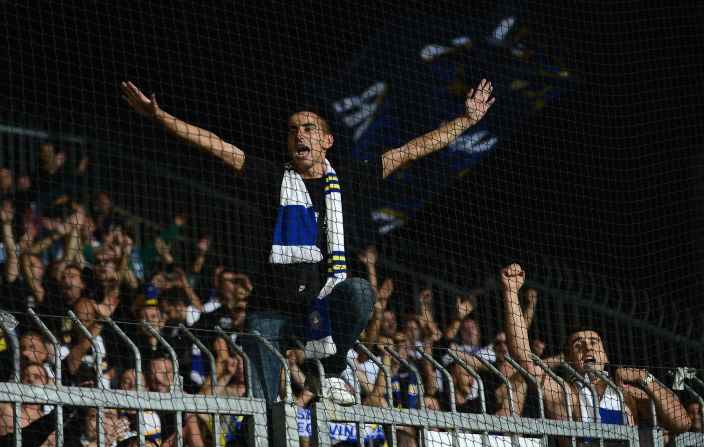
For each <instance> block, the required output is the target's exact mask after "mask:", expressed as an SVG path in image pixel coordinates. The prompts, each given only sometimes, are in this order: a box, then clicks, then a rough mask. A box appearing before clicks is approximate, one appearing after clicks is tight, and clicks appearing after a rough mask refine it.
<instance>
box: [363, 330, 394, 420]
mask: <svg viewBox="0 0 704 447" xmlns="http://www.w3.org/2000/svg"><path fill="white" fill-rule="evenodd" d="M387 342H391V340H385V341H384V344H388V343H387ZM380 351H381V363H382V365H384V366H385V367H386V370H387V371H390V370H391V355H389V353H388V352H386V349H383V348H382V349H380ZM389 379H390V377H389ZM386 380H387V377H386V374H384V370H383V369H381V368H380V369H379V372H378V373H377V375H376V381H375V382H374V386H373V387H372V390H371V392H370V393H369V395H368V396H367V398H366V399H365V402H364V403H365V404H366V405H369V406H372V407H381V408H388V407H389V401H388V400H387V399H386Z"/></svg>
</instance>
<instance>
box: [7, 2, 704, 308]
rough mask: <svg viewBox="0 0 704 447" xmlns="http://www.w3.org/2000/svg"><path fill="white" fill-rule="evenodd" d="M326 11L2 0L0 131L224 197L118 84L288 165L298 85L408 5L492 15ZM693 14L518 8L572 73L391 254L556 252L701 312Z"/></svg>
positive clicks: (626, 8) (488, 263) (208, 168)
mask: <svg viewBox="0 0 704 447" xmlns="http://www.w3.org/2000/svg"><path fill="white" fill-rule="evenodd" d="M116 3H117V2H116ZM320 3H321V4H319V2H312V1H297V2H288V1H258V2H251V3H242V2H214V3H212V4H211V3H208V4H207V5H200V4H197V3H196V2H194V3H190V2H171V3H170V4H169V5H158V4H156V3H152V2H119V4H108V3H107V2H92V1H82V2H81V1H77V2H58V1H45V2H41V3H36V4H35V3H34V2H27V4H25V2H11V1H3V2H0V8H2V14H3V19H2V22H3V24H4V25H3V28H4V32H3V38H2V42H3V45H4V46H5V47H6V50H7V51H4V52H3V53H4V56H3V57H4V58H6V60H3V61H0V64H1V67H0V70H1V72H2V73H3V78H4V79H5V80H3V82H2V84H3V88H2V92H3V93H2V95H0V108H1V110H2V118H3V121H5V122H6V123H9V124H17V125H22V124H23V123H22V122H19V121H22V120H27V117H30V118H31V117H35V118H41V119H40V121H41V122H42V124H41V127H42V128H44V129H47V130H51V131H55V132H64V133H73V134H76V135H86V136H88V137H90V138H94V139H96V140H98V141H108V142H111V144H116V145H120V146H125V147H131V148H132V149H129V150H125V152H124V154H122V157H123V158H122V159H121V163H123V164H122V165H121V166H122V169H125V170H129V160H130V157H139V158H141V159H143V160H146V161H148V162H156V163H162V164H166V165H167V166H169V167H170V168H172V169H174V170H175V171H178V172H180V173H182V174H184V175H188V176H191V177H194V178H202V179H203V181H204V182H206V183H207V184H216V185H223V186H222V188H223V190H224V191H227V190H228V189H227V188H228V186H229V185H228V180H227V178H228V177H227V176H226V172H225V169H224V168H223V167H222V166H220V165H219V163H217V162H215V161H213V160H212V159H210V158H208V157H202V156H199V155H198V154H194V151H192V150H190V149H188V148H186V147H184V146H183V145H180V144H178V143H175V142H174V141H173V139H169V138H165V136H164V135H163V132H162V131H161V130H159V129H155V128H154V127H153V126H150V125H145V123H144V122H142V121H140V120H139V119H138V117H136V116H135V115H134V114H133V113H131V112H129V111H128V110H127V108H126V107H125V106H124V104H122V103H121V102H120V99H119V89H118V83H119V82H120V81H122V80H123V79H130V80H132V81H134V82H135V83H136V84H137V85H139V86H140V87H142V88H143V89H144V90H145V91H154V92H157V94H158V98H159V100H160V105H162V106H163V107H164V108H166V109H167V110H169V111H171V112H172V113H174V114H175V115H177V116H179V117H180V118H183V119H185V120H187V121H190V122H194V123H197V124H198V125H200V126H202V127H205V128H207V129H211V130H213V131H214V132H216V133H217V134H219V135H221V136H222V137H224V138H225V139H227V140H229V141H233V142H235V143H236V144H238V146H240V147H242V148H244V149H245V150H246V151H248V152H250V153H257V154H262V155H263V156H266V157H269V158H273V159H277V160H279V159H281V160H282V159H283V155H284V145H283V142H284V141H285V139H284V132H283V130H284V124H283V123H284V122H285V120H286V118H287V115H288V111H289V110H291V108H292V107H293V106H294V105H295V104H296V103H298V102H300V101H301V100H302V91H303V87H304V85H305V83H306V82H307V81H310V80H311V79H315V78H316V77H318V76H321V75H323V74H325V72H326V70H328V69H334V70H338V69H341V68H343V67H344V66H346V65H347V64H348V63H349V62H350V61H352V60H353V59H354V57H355V55H356V54H358V52H359V51H361V50H362V49H363V48H365V47H366V46H368V45H370V44H371V45H373V37H374V35H375V32H376V30H379V29H380V28H382V27H384V24H385V23H387V22H388V21H389V20H392V19H393V18H395V17H397V16H398V15H399V14H401V13H403V12H407V10H409V9H411V10H416V11H417V12H420V13H422V14H427V15H440V16H452V15H453V14H455V13H456V12H457V11H458V9H461V10H462V13H467V14H476V15H478V16H481V15H482V14H485V13H486V11H488V10H489V9H490V8H491V7H492V6H493V4H492V2H490V1H484V2H467V3H458V2H450V1H433V2H403V7H401V6H398V5H397V4H396V2H389V3H387V4H377V3H381V2H375V4H373V5H372V4H367V3H364V2H356V1H347V0H343V1H337V2H330V4H322V3H325V2H320ZM398 3H399V4H400V3H401V2H398ZM406 3H408V4H406ZM422 3H427V4H422ZM697 3H698V2H677V1H674V2H672V1H671V2H667V3H660V5H659V6H657V5H655V6H653V5H650V4H648V3H647V2H612V1H589V2H583V1H572V0H570V1H559V2H558V1H553V2H532V1H524V2H520V1H519V2H516V5H517V7H518V8H519V10H520V13H521V15H522V17H523V18H524V19H525V20H527V21H528V22H529V23H535V24H541V23H546V24H549V27H548V28H549V29H552V30H555V32H557V33H559V34H560V39H561V41H562V42H566V44H567V46H568V48H569V52H570V53H569V54H570V57H571V58H573V60H572V61H570V62H574V65H576V66H578V67H579V68H580V77H581V79H582V82H580V84H579V85H578V86H577V87H576V88H575V90H573V91H571V92H569V94H567V95H565V96H564V97H562V98H560V99H559V100H558V102H557V103H556V104H555V105H554V106H553V107H550V108H548V109H546V110H545V112H544V113H541V114H540V115H539V116H538V117H537V118H536V119H535V120H532V121H531V122H529V123H517V124H516V129H513V130H514V135H515V136H514V138H513V139H510V140H509V141H507V142H506V144H505V146H504V147H502V149H501V150H500V151H498V152H497V153H495V154H492V155H491V156H489V157H485V158H484V159H483V160H482V162H481V163H480V165H479V166H478V167H477V168H476V170H475V171H474V172H473V173H471V174H470V175H468V176H466V177H465V179H464V180H463V181H462V182H457V183H456V184H454V185H453V186H452V188H451V189H450V190H449V191H448V193H447V195H446V196H445V198H443V199H442V200H440V201H438V202H437V203H435V204H434V205H433V206H431V207H430V208H428V209H426V211H425V212H424V213H423V214H422V215H421V216H420V218H418V219H417V220H415V221H414V222H412V223H411V224H410V225H409V226H408V227H406V228H404V229H403V230H401V231H400V232H397V234H396V235H394V236H393V237H391V238H387V239H386V240H382V241H381V244H382V247H383V245H384V244H394V243H395V241H397V240H399V239H402V240H414V241H418V244H417V245H416V247H418V248H417V250H416V251H415V252H414V253H410V254H407V255H408V257H406V258H405V259H404V260H403V261H405V262H408V263H410V264H412V265H416V266H427V265H430V266H432V267H431V268H430V271H431V272H436V273H437V274H438V275H442V271H443V269H444V266H445V265H446V263H448V262H451V263H454V264H460V265H461V264H463V263H470V262H475V263H477V262H478V265H479V266H480V267H478V268H479V269H480V270H483V271H481V272H480V273H481V274H480V275H477V276H478V277H481V276H482V275H483V274H486V273H490V272H493V271H495V270H496V268H497V267H498V266H500V265H501V264H503V263H504V262H507V261H509V260H519V261H523V262H526V263H528V265H527V268H528V269H529V271H530V264H531V262H533V260H534V259H537V258H539V257H550V258H555V259H560V260H564V261H565V262H567V263H569V264H570V265H579V266H580V268H584V269H586V270H589V271H594V272H597V273H600V274H603V275H606V276H607V277H608V278H612V279H614V280H617V281H620V282H623V283H625V284H629V285H632V286H633V287H635V288H636V289H637V290H638V291H641V292H642V293H643V297H644V298H645V297H650V299H657V300H659V301H661V302H666V303H672V304H673V305H672V307H670V308H668V309H665V310H664V312H666V313H667V315H668V318H674V315H675V314H680V315H682V313H683V309H688V312H687V315H689V316H690V317H692V316H693V317H694V318H695V319H696V318H699V316H701V315H702V309H703V307H702V304H701V291H702V287H703V286H704V281H703V280H702V276H704V275H702V271H704V262H703V259H704V256H703V255H704V251H703V250H702V249H703V248H704V246H703V245H702V240H704V239H703V238H702V236H703V234H702V229H701V228H702V222H703V219H702V218H703V217H704V215H703V211H704V207H702V203H703V202H702V199H703V198H704V197H702V196H703V194H702V191H703V190H702V168H703V166H702V161H703V160H702V155H701V154H702V149H703V148H702V143H703V142H704V127H703V126H702V114H701V106H702V104H704V101H703V99H704V98H703V95H702V88H703V86H704V82H703V81H704V76H703V75H702V71H701V67H702V62H701V61H702V58H703V57H704V51H702V43H701V42H702V29H704V26H703V25H704V20H703V19H704V12H703V11H702V6H700V5H699V6H697ZM499 101H500V98H499ZM19 116H23V117H24V118H22V119H20V118H18V117H19ZM29 121H31V119H30V120H29ZM98 157H100V155H98ZM458 200H460V201H461V203H462V206H457V203H458Z"/></svg>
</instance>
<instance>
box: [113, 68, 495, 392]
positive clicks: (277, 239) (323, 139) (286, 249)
mask: <svg viewBox="0 0 704 447" xmlns="http://www.w3.org/2000/svg"><path fill="white" fill-rule="evenodd" d="M121 87H122V91H123V93H124V95H123V99H124V100H125V101H126V102H127V104H128V105H129V106H130V107H131V108H132V109H133V110H135V111H136V112H137V113H139V114H140V115H142V116H143V117H145V118H148V119H151V120H153V121H156V122H157V123H158V124H160V125H161V126H163V127H164V128H165V129H166V130H167V131H168V132H169V133H171V134H173V135H175V136H176V137H178V138H179V139H181V140H183V141H185V142H187V143H189V144H192V145H194V146H196V147H197V148H199V149H200V150H202V151H204V152H206V153H208V154H211V155H213V156H216V157H218V158H220V159H221V160H222V161H224V162H225V163H226V164H228V165H229V166H230V167H231V168H232V169H233V170H234V171H235V172H236V173H237V174H238V175H240V176H242V177H244V178H245V179H247V182H246V188H247V191H246V197H247V199H248V200H249V201H251V202H252V203H253V204H255V205H256V207H257V208H258V209H259V210H260V212H261V214H262V217H263V219H262V220H261V225H260V227H261V229H262V236H261V237H262V239H263V240H260V241H255V242H254V243H255V244H256V245H257V246H258V247H260V248H261V250H260V254H261V256H259V259H256V260H255V262H257V263H258V265H259V269H258V271H257V273H256V275H255V276H254V277H253V282H254V285H255V288H254V291H253V293H252V296H251V298H250V300H249V304H248V306H249V311H248V317H247V330H248V331H250V332H252V331H258V332H260V333H261V334H262V335H263V336H264V337H266V338H267V339H268V340H269V341H271V342H272V343H273V344H274V346H275V347H276V348H277V349H278V350H279V351H280V352H284V350H285V348H286V344H285V339H287V338H289V337H290V336H291V335H297V336H298V337H301V338H302V335H303V332H304V331H303V328H304V327H306V331H305V332H306V336H305V338H306V340H307V341H308V343H307V345H306V354H307V356H308V357H318V358H322V362H323V365H324V367H325V371H326V378H325V383H326V385H327V387H326V388H327V390H328V391H329V395H326V396H322V397H325V398H330V399H331V400H333V401H336V402H338V403H345V404H350V403H353V398H352V396H351V394H350V393H349V392H348V391H347V390H346V386H345V384H344V381H343V380H342V379H340V377H339V375H340V374H341V373H342V372H343V371H344V369H345V368H346V360H345V355H346V353H347V351H348V350H349V348H350V347H351V346H352V343H353V342H354V341H355V340H356V339H357V337H358V335H359V334H360V332H361V331H362V329H363V328H364V326H365V324H366V323H367V320H368V319H369V315H370V313H371V310H372V305H373V304H374V301H375V297H374V291H373V290H372V288H371V287H370V285H369V283H368V282H367V281H365V280H363V279H360V278H352V279H347V278H346V276H347V270H346V256H345V238H344V224H343V210H342V201H341V199H342V197H343V195H344V197H345V203H348V204H352V203H354V201H355V200H356V199H357V200H358V199H360V198H368V197H370V196H371V195H372V194H374V191H375V190H374V189H373V188H374V186H375V185H377V184H378V183H379V182H380V181H381V180H382V179H384V178H386V177H388V176H389V175H391V174H392V173H393V172H395V171H396V170H398V169H399V168H401V167H403V166H405V165H406V164H408V163H410V162H412V161H413V160H416V159H419V158H422V157H425V156H427V155H430V154H431V153H433V152H436V151H438V150H440V149H442V148H444V147H445V146H447V145H448V144H449V143H451V142H452V141H454V140H455V139H456V138H458V137H459V136H460V135H461V134H462V133H464V132H465V131H466V130H468V129H469V128H470V127H472V126H474V125H475V124H476V123H477V122H479V120H481V119H482V118H483V117H484V114H485V113H486V111H487V110H488V109H489V107H490V106H491V105H492V104H493V102H494V99H493V98H491V93H492V86H491V83H489V82H487V81H486V80H482V81H481V83H480V84H479V86H478V88H477V89H476V90H474V89H472V90H470V92H469V93H468V94H467V97H466V101H465V113H464V114H462V115H461V116H459V117H457V118H455V119H453V120H451V121H449V122H448V123H446V124H444V125H442V126H441V127H440V128H438V129H436V130H434V131H432V132H430V133H428V134H425V135H423V136H421V137H418V138H416V139H414V140H412V141H410V142H409V143H407V144H405V145H403V146H401V147H399V148H397V149H393V150H390V151H388V152H386V153H384V154H383V155H382V156H381V157H380V158H378V159H376V160H368V161H365V162H358V163H353V164H351V165H348V166H342V167H335V168H333V167H332V166H331V164H330V162H329V161H328V160H327V158H326V155H327V152H328V150H330V148H331V147H332V145H333V141H334V138H333V135H332V134H331V131H330V128H329V125H328V122H327V121H326V120H325V119H324V118H323V117H322V115H321V114H320V113H316V112H314V111H312V110H311V109H309V108H304V109H300V110H298V111H296V112H295V113H293V114H292V115H291V116H290V118H289V121H288V138H287V140H288V141H287V145H288V155H289V156H290V157H291V162H290V163H289V164H287V165H285V166H283V167H282V166H278V165H276V164H274V163H271V162H268V161H266V160H263V159H260V158H257V157H256V156H253V155H250V154H247V155H245V152H244V151H242V150H241V149H240V148H238V147H236V146H234V145H232V144H230V143H228V142H226V141H224V140H222V139H221V138H219V137H218V136H216V135H215V134H213V133H212V132H210V131H207V130H204V129H201V128H199V127H196V126H194V125H192V124H189V123H186V122H184V121H182V120H179V119H177V118H175V117H174V116H172V115H170V114H168V113H167V112H165V111H164V110H163V109H161V108H160V107H159V106H158V104H157V102H156V97H155V95H153V94H152V95H151V97H147V96H145V95H144V94H143V93H142V92H141V91H140V90H139V89H138V88H137V87H136V86H135V85H133V84H132V83H131V82H123V83H122V85H121ZM306 316H307V318H306ZM244 345H245V346H244V347H245V349H246V350H247V351H248V353H249V356H250V358H251V359H252V361H253V363H254V364H253V387H254V390H253V391H254V395H255V396H257V397H263V398H265V399H266V400H267V401H268V402H269V403H272V402H273V401H274V400H275V399H276V396H277V390H278V382H279V368H280V364H279V362H278V360H277V359H276V357H275V356H274V355H272V354H271V353H270V352H268V351H267V349H266V348H265V347H264V346H263V345H262V343H259V342H257V341H256V340H255V339H254V338H253V337H245V340H244Z"/></svg>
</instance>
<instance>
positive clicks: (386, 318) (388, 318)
mask: <svg viewBox="0 0 704 447" xmlns="http://www.w3.org/2000/svg"><path fill="white" fill-rule="evenodd" d="M396 326H397V324H396V314H395V313H394V311H392V310H385V311H384V313H383V314H382V316H381V328H380V329H381V330H380V332H381V335H383V336H385V337H389V338H393V337H395V336H396Z"/></svg>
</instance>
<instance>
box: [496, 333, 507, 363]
mask: <svg viewBox="0 0 704 447" xmlns="http://www.w3.org/2000/svg"><path fill="white" fill-rule="evenodd" d="M494 352H495V353H496V360H497V361H500V360H503V359H504V358H505V357H506V356H507V355H508V345H507V344H506V333H504V332H499V333H498V334H496V337H494Z"/></svg>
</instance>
